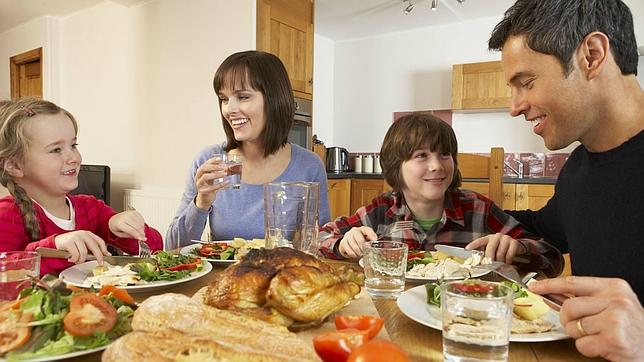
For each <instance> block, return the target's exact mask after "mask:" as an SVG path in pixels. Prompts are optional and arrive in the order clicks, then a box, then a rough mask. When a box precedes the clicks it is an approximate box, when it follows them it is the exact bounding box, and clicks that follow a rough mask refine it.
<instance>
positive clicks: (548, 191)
mask: <svg viewBox="0 0 644 362" xmlns="http://www.w3.org/2000/svg"><path fill="white" fill-rule="evenodd" d="M516 187H517V191H516V209H517V210H527V209H530V210H539V209H541V208H542V207H544V206H545V205H546V203H548V200H550V198H551V197H552V195H554V193H555V186H554V185H530V184H517V186H516Z"/></svg>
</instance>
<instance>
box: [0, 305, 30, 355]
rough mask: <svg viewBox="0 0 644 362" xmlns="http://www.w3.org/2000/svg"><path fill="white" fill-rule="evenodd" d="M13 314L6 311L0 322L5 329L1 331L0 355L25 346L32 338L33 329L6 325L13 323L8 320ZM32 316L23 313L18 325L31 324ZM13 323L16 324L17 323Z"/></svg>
mask: <svg viewBox="0 0 644 362" xmlns="http://www.w3.org/2000/svg"><path fill="white" fill-rule="evenodd" d="M9 313H11V312H10V311H6V312H4V313H2V316H0V322H1V323H2V324H3V328H2V329H0V355H4V354H5V353H7V352H9V351H12V350H14V349H16V348H18V347H20V346H22V345H23V344H25V343H27V341H28V340H29V338H30V337H31V327H27V326H24V327H18V326H15V325H11V326H9V325H4V324H5V323H12V322H10V321H8V320H7V317H8V315H9ZM31 319H32V316H31V313H22V315H21V316H20V319H19V320H18V323H20V324H26V323H29V322H31ZM13 323H16V322H15V321H14V322H13Z"/></svg>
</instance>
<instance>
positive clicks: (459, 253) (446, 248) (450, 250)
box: [434, 244, 530, 264]
mask: <svg viewBox="0 0 644 362" xmlns="http://www.w3.org/2000/svg"><path fill="white" fill-rule="evenodd" d="M434 248H436V250H437V251H440V252H441V253H444V254H447V255H449V256H455V257H457V258H461V259H467V258H470V257H472V255H473V254H478V255H479V256H481V257H484V256H485V253H484V252H482V251H481V250H467V249H464V248H459V247H456V246H451V245H445V244H435V245H434ZM512 261H513V262H516V263H522V264H529V263H530V260H528V259H526V258H522V257H520V256H515V257H513V258H512Z"/></svg>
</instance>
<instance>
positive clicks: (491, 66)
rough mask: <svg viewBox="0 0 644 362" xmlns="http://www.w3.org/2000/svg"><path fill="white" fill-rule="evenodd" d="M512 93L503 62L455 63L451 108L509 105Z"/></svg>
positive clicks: (496, 107) (504, 106) (453, 67)
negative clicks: (507, 82)
mask: <svg viewBox="0 0 644 362" xmlns="http://www.w3.org/2000/svg"><path fill="white" fill-rule="evenodd" d="M511 95H512V94H511V92H510V87H508V85H507V84H506V81H505V76H504V75H503V68H502V67H501V62H500V61H496V62H483V63H470V64H455V65H453V66H452V109H463V110H465V109H498V108H509V107H510V97H511Z"/></svg>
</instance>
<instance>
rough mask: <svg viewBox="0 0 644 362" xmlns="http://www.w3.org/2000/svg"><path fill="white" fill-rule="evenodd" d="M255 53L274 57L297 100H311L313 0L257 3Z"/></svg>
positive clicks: (280, 0) (260, 0) (275, 0)
mask: <svg viewBox="0 0 644 362" xmlns="http://www.w3.org/2000/svg"><path fill="white" fill-rule="evenodd" d="M257 50H263V51H266V52H269V53H272V54H275V55H277V56H278V57H279V58H280V59H281V60H282V62H283V63H284V66H285V67H286V71H287V72H288V74H289V78H290V80H291V85H292V86H293V93H294V95H295V96H296V97H301V98H305V99H309V100H312V99H313V0H257Z"/></svg>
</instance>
